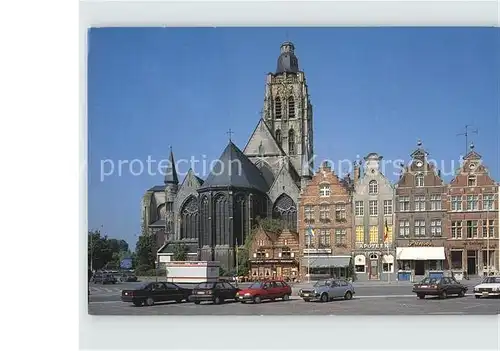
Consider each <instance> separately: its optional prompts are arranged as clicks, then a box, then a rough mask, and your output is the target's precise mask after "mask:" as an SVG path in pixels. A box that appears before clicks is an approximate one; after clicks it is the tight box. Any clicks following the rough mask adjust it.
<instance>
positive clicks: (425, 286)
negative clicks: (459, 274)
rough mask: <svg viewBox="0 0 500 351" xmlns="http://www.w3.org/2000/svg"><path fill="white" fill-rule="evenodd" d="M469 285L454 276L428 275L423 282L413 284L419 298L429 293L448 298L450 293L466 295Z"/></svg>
mask: <svg viewBox="0 0 500 351" xmlns="http://www.w3.org/2000/svg"><path fill="white" fill-rule="evenodd" d="M467 289H468V288H467V287H466V286H465V285H463V284H461V283H459V282H458V281H457V280H456V279H455V278H453V277H442V278H430V277H426V278H424V279H423V280H422V281H421V282H419V283H417V284H414V285H413V292H414V293H416V294H417V296H418V298H419V299H424V298H425V297H426V296H427V295H430V296H439V297H440V298H442V299H446V298H447V297H448V296H449V295H458V296H460V297H463V296H465V293H466V292H467Z"/></svg>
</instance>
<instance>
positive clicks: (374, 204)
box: [369, 200, 378, 216]
mask: <svg viewBox="0 0 500 351" xmlns="http://www.w3.org/2000/svg"><path fill="white" fill-rule="evenodd" d="M369 205H370V216H378V201H377V200H370V203H369Z"/></svg>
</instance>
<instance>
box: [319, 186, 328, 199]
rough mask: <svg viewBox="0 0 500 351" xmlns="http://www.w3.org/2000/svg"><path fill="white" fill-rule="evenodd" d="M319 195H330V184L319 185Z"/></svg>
mask: <svg viewBox="0 0 500 351" xmlns="http://www.w3.org/2000/svg"><path fill="white" fill-rule="evenodd" d="M319 196H320V197H329V196H330V185H328V184H323V185H320V186H319Z"/></svg>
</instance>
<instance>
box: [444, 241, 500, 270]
mask: <svg viewBox="0 0 500 351" xmlns="http://www.w3.org/2000/svg"><path fill="white" fill-rule="evenodd" d="M447 251H448V261H449V266H450V268H451V271H452V272H453V275H454V276H455V277H456V278H457V279H460V280H461V279H466V278H468V277H470V276H486V275H491V274H495V273H498V271H499V267H498V266H499V264H500V262H499V250H498V240H489V242H488V240H486V239H468V240H456V239H455V240H451V239H450V240H448V242H447Z"/></svg>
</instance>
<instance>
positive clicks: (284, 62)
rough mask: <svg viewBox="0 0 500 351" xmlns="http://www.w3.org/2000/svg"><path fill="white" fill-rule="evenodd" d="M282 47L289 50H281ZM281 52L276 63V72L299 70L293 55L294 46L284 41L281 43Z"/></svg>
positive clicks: (297, 62)
mask: <svg viewBox="0 0 500 351" xmlns="http://www.w3.org/2000/svg"><path fill="white" fill-rule="evenodd" d="M284 47H287V48H289V51H285V50H283V48H284ZM281 48H282V52H281V55H280V56H279V57H278V64H277V67H276V74H280V73H283V72H289V73H297V72H298V71H299V60H298V59H297V56H295V53H294V50H295V47H294V45H293V44H292V43H291V42H284V43H283V44H281Z"/></svg>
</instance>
